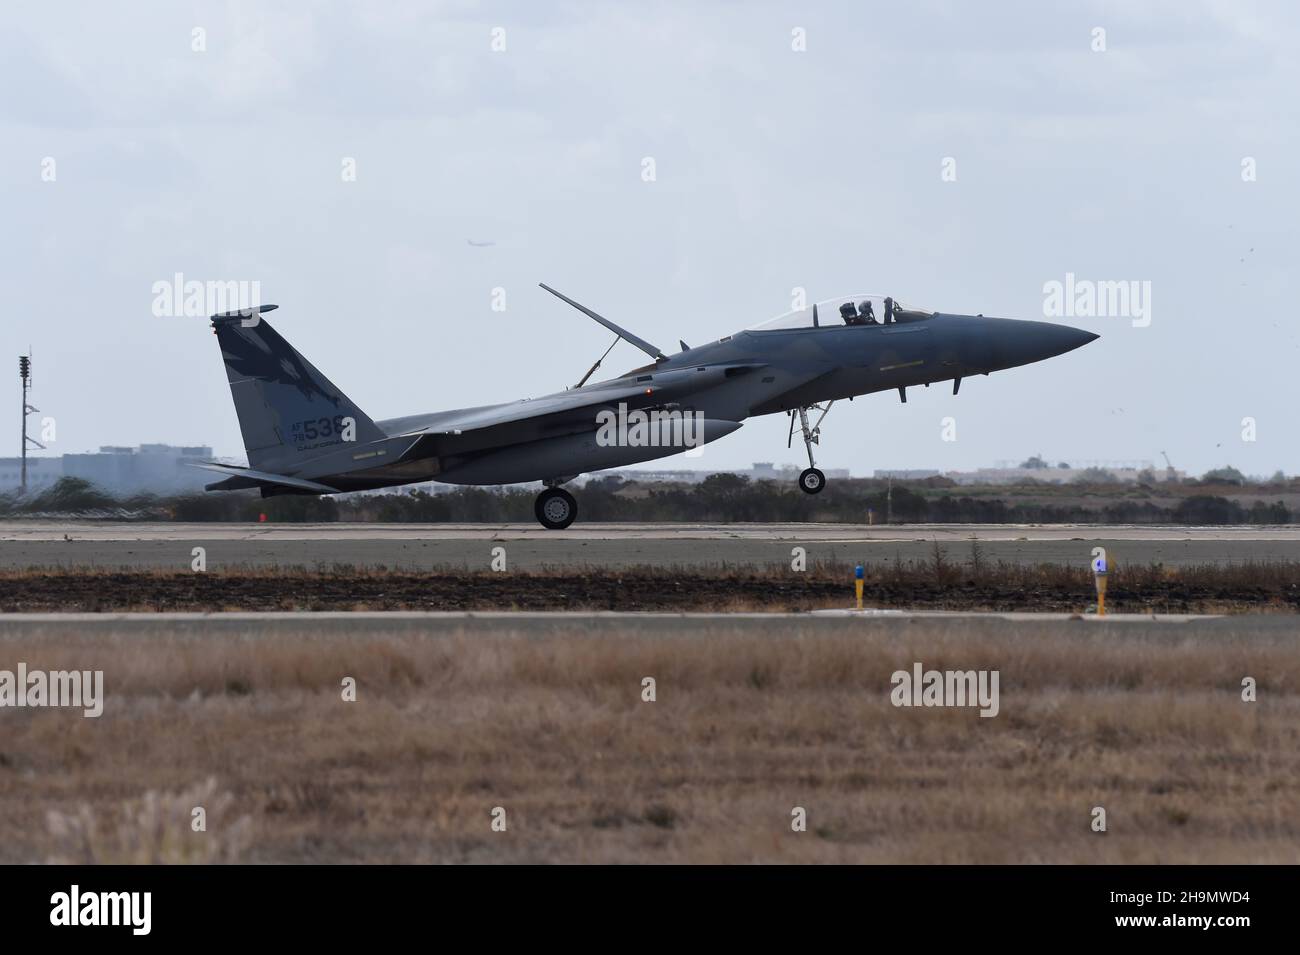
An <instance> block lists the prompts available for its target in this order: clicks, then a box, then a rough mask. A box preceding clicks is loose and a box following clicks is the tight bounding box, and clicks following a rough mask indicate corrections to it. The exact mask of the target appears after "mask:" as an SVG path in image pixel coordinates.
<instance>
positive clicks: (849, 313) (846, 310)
mask: <svg viewBox="0 0 1300 955" xmlns="http://www.w3.org/2000/svg"><path fill="white" fill-rule="evenodd" d="M855 314H857V313H856V312H855V311H854V308H853V303H852V302H845V303H844V304H843V305H841V306H840V317H841V318H852V317H853V316H854V315H855Z"/></svg>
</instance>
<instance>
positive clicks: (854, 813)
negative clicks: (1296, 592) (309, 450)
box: [0, 618, 1300, 862]
mask: <svg viewBox="0 0 1300 955" xmlns="http://www.w3.org/2000/svg"><path fill="white" fill-rule="evenodd" d="M758 623H761V626H760V625H757V624H756V623H755V622H753V621H746V622H743V623H742V622H739V621H738V622H735V623H724V624H715V623H704V622H696V621H691V622H686V621H682V622H676V621H655V622H642V623H639V624H636V625H627V626H625V625H623V624H614V623H610V622H607V621H606V622H597V623H594V624H592V623H584V622H581V621H570V622H560V623H557V624H555V626H553V627H544V628H542V629H541V630H539V631H538V632H532V631H529V632H527V633H526V632H524V631H523V630H522V629H519V628H521V627H523V625H522V624H520V625H518V626H515V625H511V624H502V623H495V622H494V623H492V624H490V625H489V624H487V623H486V622H480V623H479V624H476V625H471V624H461V625H456V626H455V627H452V628H450V629H448V630H446V631H445V632H443V633H440V634H437V635H433V634H430V633H427V632H418V631H416V632H396V631H394V632H381V633H377V634H373V635H364V636H363V635H327V634H324V633H312V632H311V629H310V628H311V627H312V624H310V623H309V622H304V623H302V624H298V625H293V626H285V627H283V628H280V629H278V630H277V631H276V632H274V633H269V634H268V633H264V632H263V633H261V634H255V633H252V632H242V631H240V630H239V629H238V628H235V627H232V626H231V625H230V624H226V625H223V626H222V627H221V628H220V629H219V630H217V629H214V630H212V631H208V630H205V629H204V628H202V627H199V628H198V629H188V630H186V631H184V632H168V631H166V630H164V631H163V632H161V633H158V634H153V635H143V634H139V633H131V632H127V631H122V630H116V629H114V628H112V627H110V628H100V629H97V630H96V632H95V633H94V634H93V635H92V634H86V633H83V634H77V633H73V632H70V631H67V630H66V629H65V628H61V627H60V626H57V625H51V626H49V627H46V628H44V629H41V630H30V629H26V628H24V629H22V630H21V631H20V630H17V629H14V630H0V667H7V668H10V669H12V668H13V667H14V666H15V665H16V663H17V661H19V660H23V661H26V662H27V663H28V665H29V666H30V667H42V668H46V669H60V668H79V669H103V670H104V671H105V684H106V689H107V701H106V704H105V713H104V716H103V717H102V718H100V719H98V720H93V719H83V718H81V717H80V715H74V714H73V713H71V712H68V711H55V710H40V711H37V710H12V709H6V710H0V721H2V722H3V735H2V736H0V862H31V861H42V860H64V859H70V860H73V861H89V862H110V861H142V860H146V859H159V860H164V861H167V860H174V861H224V860H244V861H253V862H272V861H275V862H282V861H329V862H347V861H411V862H427V861H455V862H520V861H529V862H594V861H599V862H607V861H616V862H632V861H649V862H845V861H855V862H1254V861H1272V862H1297V861H1300V745H1298V744H1300V730H1298V729H1297V727H1300V654H1297V652H1296V650H1297V645H1296V644H1297V640H1296V635H1295V634H1294V633H1292V632H1288V629H1289V628H1286V627H1285V626H1281V625H1280V624H1281V621H1275V622H1273V623H1272V624H1271V625H1269V626H1264V625H1263V624H1262V623H1261V622H1260V621H1251V620H1248V619H1246V618H1241V619H1240V620H1238V621H1232V622H1220V623H1218V624H1212V625H1209V626H1199V625H1173V624H1169V625H1143V624H1126V625H1119V624H1114V625H1105V624H1098V623H1082V622H1063V623H1057V624H1050V625H1048V624H1038V623H1035V624H1027V625H1019V624H1016V625H1012V624H1009V623H1006V622H1002V621H957V622H954V621H936V620H919V619H918V620H914V621H911V622H908V621H906V620H894V621H884V620H876V621H870V622H867V621H860V620H859V621H835V622H829V621H812V620H807V621H791V620H780V621H776V620H773V621H765V622H758ZM115 626H116V625H115ZM426 626H429V625H426ZM614 626H617V627H619V628H620V630H618V631H615V632H612V633H611V632H603V630H602V628H608V627H614ZM489 627H490V629H489ZM683 628H684V629H683ZM566 631H568V632H566ZM914 661H921V662H922V663H923V664H924V665H925V666H926V667H927V668H938V669H945V668H960V669H970V668H977V669H978V668H991V669H998V670H999V671H1000V673H1001V714H1000V715H999V716H997V717H996V718H993V719H982V718H980V717H979V716H978V715H977V714H976V712H974V711H973V710H936V709H930V710H908V709H896V708H894V707H893V706H891V705H890V704H889V702H888V691H889V688H890V684H889V677H890V674H891V673H892V672H893V671H894V670H896V669H907V668H910V666H911V664H912V663H913V662H914ZM344 676H352V677H354V678H355V679H356V680H357V684H358V695H359V699H358V701H357V702H356V703H345V702H343V701H342V700H341V694H340V681H341V680H342V678H343V677H344ZM645 676H653V677H654V678H655V679H656V681H657V690H658V699H657V701H656V702H654V703H646V702H642V701H641V697H640V694H641V680H642V678H643V677H645ZM1244 676H1252V677H1254V678H1255V679H1256V680H1257V681H1258V683H1259V687H1260V689H1259V694H1260V700H1259V702H1257V703H1243V702H1242V701H1241V699H1240V683H1241V680H1242V678H1243V677H1244ZM209 781H210V782H209ZM199 801H203V802H205V803H207V804H210V805H208V810H209V828H208V832H207V833H201V834H200V833H192V832H190V831H189V828H188V823H189V818H190V817H189V810H190V809H191V808H192V806H191V804H192V803H195V804H197V803H198V802H199ZM1098 805H1101V806H1104V807H1106V809H1107V812H1108V815H1109V822H1110V829H1109V831H1108V832H1107V833H1105V834H1097V833H1093V832H1091V831H1090V829H1089V821H1090V811H1091V809H1092V807H1094V806H1098ZM497 806H501V807H504V808H505V810H506V813H507V817H506V818H507V822H508V830H507V832H504V833H494V832H492V831H491V828H490V821H491V818H490V813H491V811H492V809H493V808H494V807H497ZM795 806H802V807H804V808H806V809H807V812H808V831H807V832H804V833H795V832H792V831H791V829H790V818H791V816H790V813H791V809H792V808H793V807H795ZM213 807H216V811H214V808H213ZM88 833H89V834H90V835H88Z"/></svg>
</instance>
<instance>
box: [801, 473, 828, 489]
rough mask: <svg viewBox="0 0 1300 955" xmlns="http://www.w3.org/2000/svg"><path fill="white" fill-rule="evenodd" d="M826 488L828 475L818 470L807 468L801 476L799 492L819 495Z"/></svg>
mask: <svg viewBox="0 0 1300 955" xmlns="http://www.w3.org/2000/svg"><path fill="white" fill-rule="evenodd" d="M825 486H826V475H825V474H822V472H821V471H818V470H817V469H816V468H805V469H804V471H803V473H802V474H800V475H799V490H801V491H803V492H804V493H805V494H817V493H819V492H820V491H821V489H822V488H824V487H825Z"/></svg>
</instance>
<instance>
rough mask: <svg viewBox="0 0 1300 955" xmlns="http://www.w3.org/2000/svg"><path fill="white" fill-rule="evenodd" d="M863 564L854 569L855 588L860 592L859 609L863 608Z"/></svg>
mask: <svg viewBox="0 0 1300 955" xmlns="http://www.w3.org/2000/svg"><path fill="white" fill-rule="evenodd" d="M862 573H863V571H862V565H861V564H858V566H857V567H856V568H854V570H853V589H854V590H856V591H857V592H858V609H859V610H861V609H862Z"/></svg>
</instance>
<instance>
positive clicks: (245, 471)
mask: <svg viewBox="0 0 1300 955" xmlns="http://www.w3.org/2000/svg"><path fill="white" fill-rule="evenodd" d="M190 467H194V468H203V470H205V471H216V472H217V473H218V474H228V475H230V477H232V478H235V479H236V480H235V481H234V482H231V483H230V484H227V482H225V481H223V482H221V483H222V484H223V485H226V487H227V488H228V489H234V488H236V487H264V486H265V485H268V484H270V485H274V486H276V487H288V488H293V489H294V490H296V491H308V492H311V493H314V494H335V493H337V492H338V488H334V487H330V486H329V485H327V484H318V483H316V482H315V481H308V480H305V479H303V478H296V477H289V476H288V475H287V474H272V473H271V472H269V471H254V470H252V469H251V468H241V467H236V466H235V465H233V464H191V465H190ZM245 482H247V483H245Z"/></svg>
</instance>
